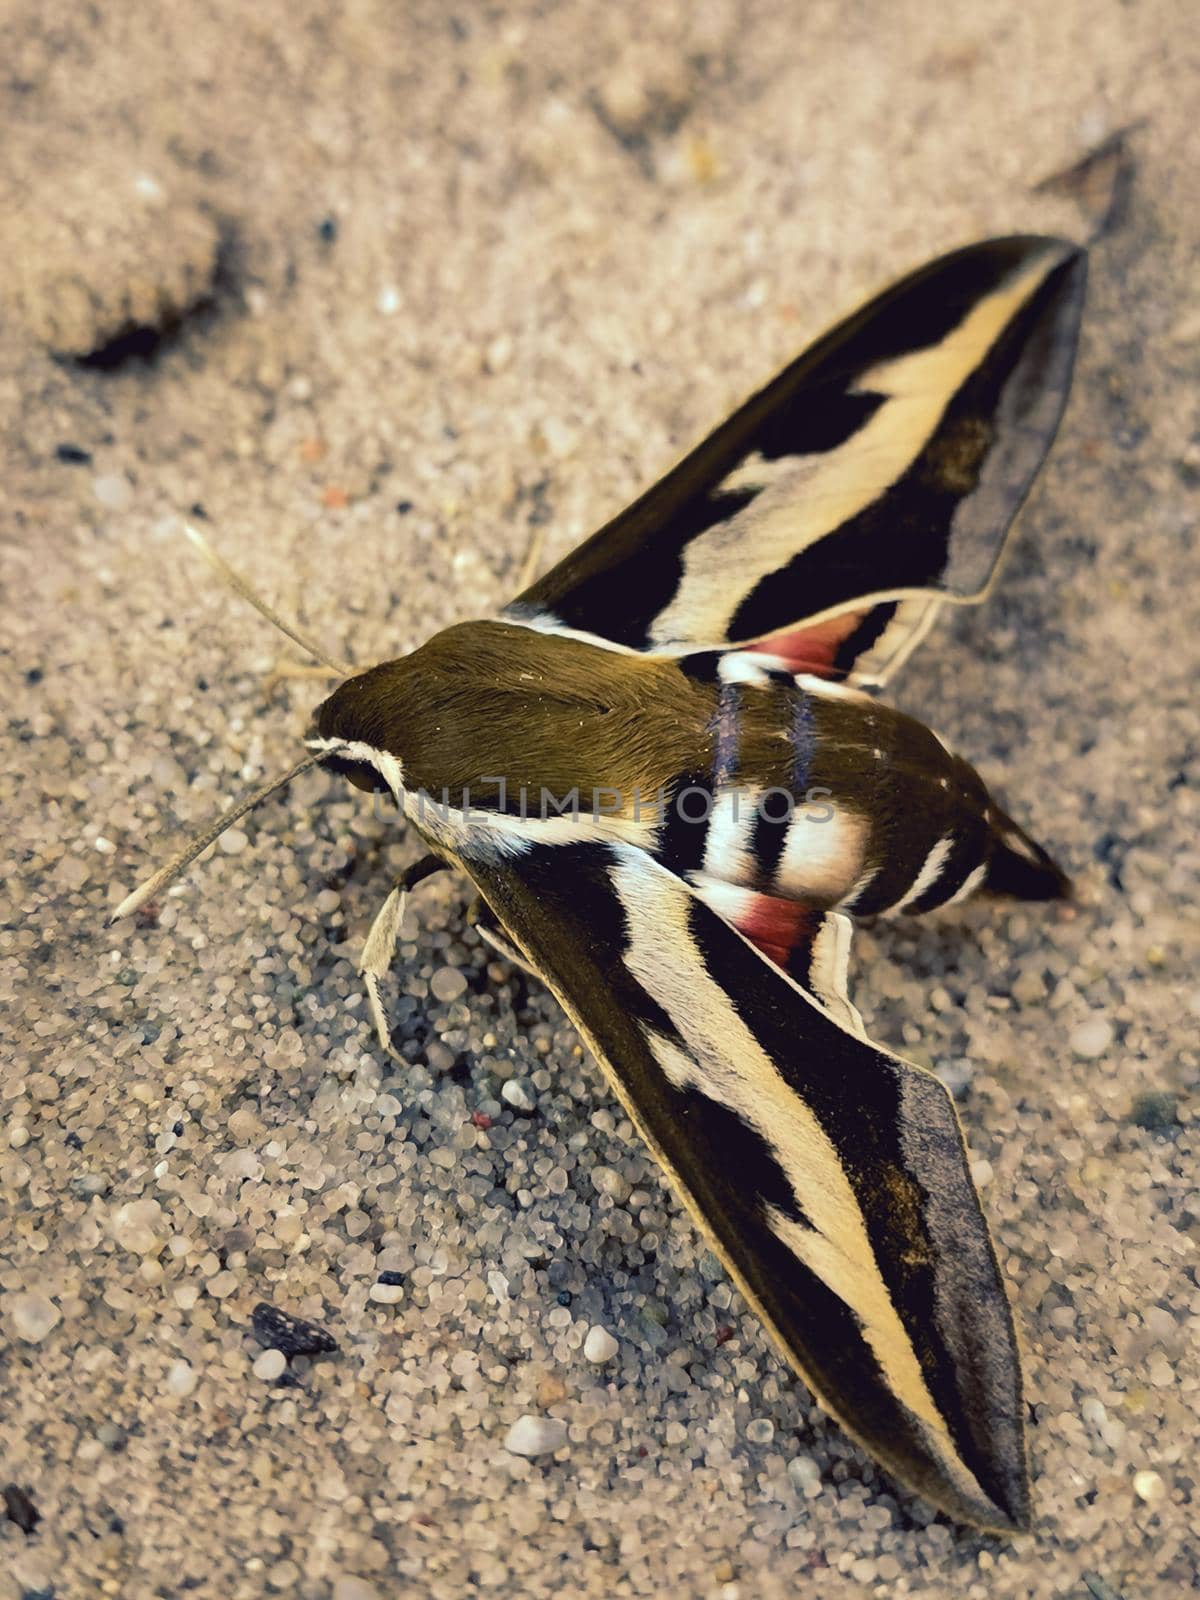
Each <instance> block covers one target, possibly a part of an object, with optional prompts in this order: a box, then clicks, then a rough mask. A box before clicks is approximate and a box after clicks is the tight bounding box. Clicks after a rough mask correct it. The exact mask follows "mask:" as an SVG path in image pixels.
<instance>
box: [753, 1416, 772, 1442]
mask: <svg viewBox="0 0 1200 1600" xmlns="http://www.w3.org/2000/svg"><path fill="white" fill-rule="evenodd" d="M746 1437H747V1439H749V1441H750V1443H751V1444H770V1442H771V1440H772V1439H773V1438H774V1437H775V1424H774V1423H773V1422H772V1421H771V1419H770V1418H769V1417H755V1418H754V1420H753V1421H752V1422H748V1423H747V1424H746Z"/></svg>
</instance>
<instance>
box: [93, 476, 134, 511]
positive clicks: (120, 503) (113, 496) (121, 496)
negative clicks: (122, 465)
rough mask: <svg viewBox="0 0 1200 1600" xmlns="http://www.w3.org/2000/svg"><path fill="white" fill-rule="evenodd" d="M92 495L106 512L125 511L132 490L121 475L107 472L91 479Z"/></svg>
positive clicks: (127, 481) (127, 507) (131, 496)
mask: <svg viewBox="0 0 1200 1600" xmlns="http://www.w3.org/2000/svg"><path fill="white" fill-rule="evenodd" d="M92 493H93V494H94V495H95V497H96V499H97V500H98V501H99V502H100V504H101V505H102V506H104V507H105V509H106V510H108V511H127V510H128V509H129V503H130V501H131V500H132V499H133V489H132V487H131V485H130V482H129V479H128V478H127V477H125V476H124V474H123V473H118V472H108V473H104V474H102V475H101V476H100V477H98V478H93V479H92Z"/></svg>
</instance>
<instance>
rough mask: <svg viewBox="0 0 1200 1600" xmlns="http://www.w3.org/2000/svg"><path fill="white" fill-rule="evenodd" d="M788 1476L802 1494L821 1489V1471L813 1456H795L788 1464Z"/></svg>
mask: <svg viewBox="0 0 1200 1600" xmlns="http://www.w3.org/2000/svg"><path fill="white" fill-rule="evenodd" d="M787 1475H788V1477H789V1478H790V1479H791V1480H792V1482H793V1483H794V1484H795V1486H796V1488H797V1489H799V1490H800V1492H801V1493H804V1492H805V1491H806V1490H809V1489H813V1488H816V1489H819V1488H820V1487H821V1469H820V1467H819V1466H818V1465H817V1463H816V1462H815V1461H814V1460H813V1458H812V1457H811V1456H803V1455H802V1456H793V1457H792V1459H791V1460H790V1461H789V1462H788V1464H787Z"/></svg>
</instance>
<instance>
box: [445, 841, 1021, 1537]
mask: <svg viewBox="0 0 1200 1600" xmlns="http://www.w3.org/2000/svg"><path fill="white" fill-rule="evenodd" d="M463 865H464V866H465V868H466V870H467V871H468V872H469V873H470V874H471V876H472V878H473V879H474V880H475V883H476V885H477V887H478V888H479V890H480V891H481V893H482V895H483V896H484V898H485V900H486V901H487V902H488V903H489V905H490V906H491V908H492V910H493V912H494V913H495V914H496V916H497V917H498V918H499V920H500V923H501V924H502V925H503V927H504V928H505V930H506V931H507V933H508V934H509V936H510V937H511V939H512V941H513V943H514V945H515V946H516V947H517V948H518V949H519V950H520V951H521V952H522V953H523V955H524V956H525V957H526V958H527V959H528V960H529V962H530V963H531V964H532V965H533V966H534V967H535V968H536V969H537V970H538V971H539V972H540V973H541V974H542V975H543V976H544V978H545V980H546V981H547V983H548V984H549V986H550V987H551V989H552V990H553V991H554V993H555V995H556V996H557V997H558V999H559V1001H560V1002H561V1004H562V1005H563V1007H564V1009H565V1010H566V1012H567V1013H568V1015H569V1016H570V1017H571V1019H572V1021H573V1022H574V1023H575V1024H576V1026H577V1027H578V1028H579V1031H580V1033H581V1034H582V1035H583V1037H584V1038H585V1039H586V1041H587V1042H588V1044H589V1045H590V1046H591V1048H592V1050H593V1051H594V1052H595V1054H596V1056H597V1057H598V1059H599V1060H600V1061H601V1063H602V1064H603V1066H604V1067H605V1069H606V1072H607V1074H608V1076H609V1078H610V1080H611V1082H612V1085H613V1087H614V1089H615V1091H616V1093H617V1094H618V1095H619V1097H620V1099H621V1101H622V1103H623V1104H624V1106H625V1107H626V1109H627V1111H628V1112H629V1115H630V1116H631V1118H632V1119H633V1121H634V1122H635V1124H636V1125H637V1127H638V1129H639V1130H640V1132H641V1134H642V1136H643V1137H644V1138H645V1140H646V1142H647V1144H648V1145H649V1146H650V1148H651V1149H652V1150H653V1152H654V1154H655V1155H656V1156H657V1158H658V1159H659V1161H660V1162H661V1163H662V1165H663V1167H664V1168H665V1169H666V1171H667V1173H668V1175H669V1176H670V1177H671V1179H672V1180H673V1182H674V1183H675V1185H676V1186H677V1188H678V1190H679V1192H680V1194H681V1196H682V1197H683V1199H684V1200H685V1201H686V1203H687V1205H688V1207H689V1209H690V1210H691V1212H692V1214H693V1215H694V1217H695V1218H696V1220H697V1221H698V1222H699V1223H700V1225H701V1227H702V1228H703V1229H704V1231H705V1233H706V1234H707V1235H708V1236H709V1238H710V1239H711V1241H712V1242H713V1244H714V1246H715V1248H716V1249H717V1251H718V1252H719V1254H720V1256H721V1258H722V1260H723V1261H724V1262H725V1264H726V1266H727V1267H728V1269H729V1271H730V1273H731V1274H732V1275H733V1277H734V1278H735V1280H736V1281H737V1283H738V1285H739V1287H740V1288H741V1290H742V1292H743V1294H744V1295H745V1297H746V1299H747V1300H748V1301H749V1303H750V1304H751V1305H752V1306H753V1307H754V1308H755V1310H756V1311H757V1312H758V1314H759V1316H760V1317H761V1318H762V1320H763V1322H764V1323H765V1324H766V1326H767V1328H768V1329H769V1330H770V1331H771V1333H772V1334H773V1335H774V1337H775V1339H776V1341H777V1343H778V1345H779V1347H780V1349H781V1351H782V1353H783V1354H784V1355H785V1357H786V1358H787V1360H788V1361H789V1362H790V1363H791V1364H792V1366H793V1367H794V1368H795V1369H796V1371H797V1372H798V1373H799V1374H800V1375H801V1376H802V1377H803V1378H804V1380H805V1382H806V1383H807V1384H808V1385H809V1386H810V1387H811V1388H812V1390H813V1391H814V1393H815V1394H816V1395H817V1396H818V1397H819V1398H820V1400H821V1401H822V1402H823V1404H824V1405H825V1406H826V1407H827V1409H828V1410H829V1411H831V1412H832V1413H833V1415H834V1416H835V1417H836V1418H837V1419H838V1420H839V1421H840V1422H841V1423H842V1424H843V1425H844V1426H845V1428H846V1429H847V1430H848V1431H849V1432H850V1433H851V1434H853V1435H854V1437H855V1438H857V1439H858V1440H859V1441H860V1442H861V1443H862V1444H863V1445H865V1446H866V1447H867V1449H869V1450H870V1451H871V1453H872V1454H873V1455H874V1456H876V1457H877V1458H878V1460H879V1461H880V1462H881V1463H882V1464H883V1465H884V1466H885V1467H886V1468H887V1469H888V1470H889V1471H891V1472H892V1473H894V1474H895V1476H896V1477H897V1478H899V1479H900V1480H902V1481H903V1482H904V1483H906V1484H908V1485H909V1486H910V1487H911V1488H913V1489H915V1490H917V1491H919V1492H920V1493H921V1494H923V1495H925V1496H926V1497H927V1498H928V1499H930V1500H932V1501H933V1502H934V1503H935V1504H937V1505H939V1506H941V1507H942V1508H944V1509H945V1510H946V1511H947V1512H949V1513H950V1514H951V1515H952V1516H954V1517H956V1518H958V1519H960V1520H963V1521H967V1522H971V1523H976V1524H979V1525H981V1526H984V1527H990V1528H1003V1529H1012V1528H1016V1527H1023V1526H1025V1525H1026V1523H1027V1521H1028V1511H1029V1508H1028V1487H1027V1481H1026V1472H1025V1450H1024V1441H1023V1433H1022V1415H1021V1376H1020V1367H1019V1363H1018V1356H1017V1349H1016V1344H1015V1340H1014V1334H1013V1325H1012V1319H1011V1316H1010V1313H1009V1307H1008V1302H1007V1300H1006V1298H1005V1294H1004V1289H1003V1285H1002V1283H1001V1280H1000V1276H999V1272H998V1269H997V1266H996V1260H995V1257H994V1255H993V1252H992V1246H991V1242H990V1239H989V1236H988V1231H987V1225H986V1223H985V1221H984V1218H983V1214H982V1212H981V1210H980V1207H979V1202H978V1199H977V1197H976V1194H975V1191H974V1188H973V1187H972V1184H971V1180H970V1176H969V1174H968V1169H967V1164H966V1157H965V1152H964V1148H963V1142H962V1136H961V1134H960V1132H959V1127H958V1123H957V1120H956V1117H955V1113H954V1109H953V1106H952V1104H951V1101H950V1098H949V1096H948V1094H947V1093H946V1090H945V1089H944V1088H943V1086H942V1085H941V1084H940V1083H939V1082H938V1081H937V1079H936V1078H934V1077H933V1076H932V1075H931V1074H930V1073H928V1072H925V1071H923V1070H921V1069H920V1068H917V1067H914V1066H912V1065H910V1064H909V1063H908V1062H905V1061H902V1060H900V1059H899V1058H898V1057H896V1056H893V1055H890V1054H889V1053H888V1052H887V1051H885V1050H881V1049H880V1048H879V1047H878V1046H876V1045H874V1044H872V1043H871V1042H870V1041H869V1040H867V1039H866V1038H865V1036H864V1035H863V1033H862V1029H861V1023H860V1022H859V1019H858V1016H857V1013H856V1012H855V1011H854V1009H853V1007H851V1006H850V1005H849V1002H848V1001H845V1000H844V992H842V993H841V995H840V999H839V991H841V975H840V974H839V973H838V972H837V971H836V970H835V969H836V968H838V967H839V966H840V967H842V968H843V969H844V949H842V948H841V945H842V941H841V940H840V939H839V938H838V937H836V936H835V937H834V938H833V939H832V940H829V941H824V945H825V948H824V949H823V950H821V952H820V964H821V967H822V970H821V972H820V973H819V975H816V974H814V987H815V988H818V989H819V990H821V992H822V993H823V994H824V995H825V998H826V1002H827V1004H826V1005H821V1004H819V1003H818V1002H817V1001H816V1000H815V999H814V998H813V997H812V995H810V994H809V993H808V992H806V991H805V990H804V989H802V988H801V987H800V986H799V985H798V984H797V983H795V982H794V981H793V980H792V979H791V978H790V977H788V976H787V975H786V974H784V973H783V972H781V971H780V970H779V969H778V968H777V967H776V966H774V965H772V963H771V962H770V961H769V960H767V959H766V958H765V957H764V956H762V955H760V954H759V952H758V951H757V950H756V949H755V948H754V947H753V946H752V945H751V944H749V943H748V942H747V941H746V940H745V939H744V938H743V937H742V936H741V934H739V933H738V932H737V931H736V930H735V929H734V928H733V927H732V926H731V925H730V924H729V923H728V922H726V921H725V920H724V919H723V918H722V917H721V916H719V915H718V914H717V913H716V912H715V911H714V910H712V909H711V908H710V907H709V906H708V905H707V904H705V902H704V901H703V900H702V899H701V898H699V896H698V895H697V893H696V892H695V891H694V890H692V889H691V888H690V887H689V886H688V885H687V884H685V883H684V882H683V881H682V880H681V879H680V878H677V877H676V876H675V875H674V874H672V873H671V872H669V871H667V869H666V868H664V867H662V866H660V865H659V864H658V863H657V862H655V861H653V860H652V859H651V858H650V857H649V856H647V855H646V854H644V853H643V852H641V851H639V850H637V849H635V848H633V847H631V846H623V845H613V844H602V843H589V842H581V843H578V844H564V845H555V846H546V845H532V846H528V847H524V848H522V849H521V850H520V851H519V852H517V853H513V854H505V855H503V856H497V857H495V858H491V859H486V860H484V859H472V858H467V859H465V860H464V861H463ZM839 920H844V919H839ZM817 931H818V935H819V930H817ZM832 931H833V932H834V934H835V935H836V934H837V932H838V930H836V929H834V930H832ZM815 943H816V944H817V945H821V944H822V943H823V941H821V939H820V938H819V936H818V938H817V939H816V940H815ZM818 977H819V981H818ZM835 1001H837V1002H838V1003H837V1004H835Z"/></svg>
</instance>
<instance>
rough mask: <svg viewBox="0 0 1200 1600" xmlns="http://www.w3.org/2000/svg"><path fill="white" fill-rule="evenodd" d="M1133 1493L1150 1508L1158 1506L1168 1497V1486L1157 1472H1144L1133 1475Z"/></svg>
mask: <svg viewBox="0 0 1200 1600" xmlns="http://www.w3.org/2000/svg"><path fill="white" fill-rule="evenodd" d="M1133 1492H1134V1494H1136V1495H1137V1497H1138V1499H1139V1500H1144V1501H1145V1502H1146V1504H1147V1505H1148V1506H1156V1505H1158V1503H1159V1502H1160V1501H1161V1500H1165V1499H1166V1497H1167V1486H1166V1484H1165V1483H1164V1482H1163V1480H1162V1478H1161V1477H1160V1476H1159V1475H1158V1473H1157V1472H1150V1471H1142V1472H1135V1473H1134V1475H1133Z"/></svg>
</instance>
